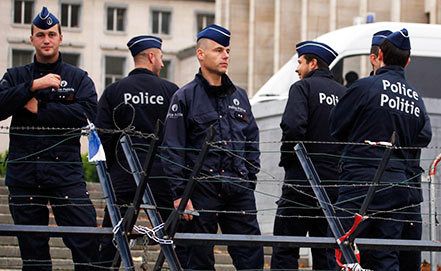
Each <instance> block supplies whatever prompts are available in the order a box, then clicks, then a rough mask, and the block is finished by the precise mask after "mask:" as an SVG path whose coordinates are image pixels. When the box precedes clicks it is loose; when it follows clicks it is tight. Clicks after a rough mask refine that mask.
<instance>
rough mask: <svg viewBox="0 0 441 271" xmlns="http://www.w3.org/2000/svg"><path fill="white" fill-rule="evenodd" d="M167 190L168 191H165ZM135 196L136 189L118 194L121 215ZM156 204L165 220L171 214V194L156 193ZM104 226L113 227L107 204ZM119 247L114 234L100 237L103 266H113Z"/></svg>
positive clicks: (101, 262) (100, 256)
mask: <svg viewBox="0 0 441 271" xmlns="http://www.w3.org/2000/svg"><path fill="white" fill-rule="evenodd" d="M164 192H167V191H164ZM134 197H135V191H127V192H120V193H117V194H116V202H117V205H118V206H121V207H120V208H119V209H120V212H121V216H122V217H124V215H125V213H126V211H127V207H123V206H129V205H130V204H131V203H132V202H133V198H134ZM154 197H155V201H156V204H157V205H158V211H159V213H160V215H161V218H162V220H163V221H164V222H165V221H166V220H167V218H168V216H169V215H170V213H171V211H172V208H173V203H172V199H171V195H170V194H162V195H161V194H156V195H154ZM102 226H103V227H112V222H111V220H110V216H109V211H108V210H107V206H106V208H105V211H104V219H103V224H102ZM117 252H118V251H117V249H116V247H115V245H114V243H113V236H103V237H101V239H100V250H99V262H100V266H101V267H105V268H109V267H111V266H112V263H113V259H114V258H115V254H116V253H117ZM120 263H121V259H120V261H119V262H118V266H119V265H120Z"/></svg>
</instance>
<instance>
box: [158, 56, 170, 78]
mask: <svg viewBox="0 0 441 271" xmlns="http://www.w3.org/2000/svg"><path fill="white" fill-rule="evenodd" d="M162 63H164V67H163V68H162V69H161V71H160V72H159V77H161V78H165V79H168V80H171V61H170V60H163V61H162Z"/></svg>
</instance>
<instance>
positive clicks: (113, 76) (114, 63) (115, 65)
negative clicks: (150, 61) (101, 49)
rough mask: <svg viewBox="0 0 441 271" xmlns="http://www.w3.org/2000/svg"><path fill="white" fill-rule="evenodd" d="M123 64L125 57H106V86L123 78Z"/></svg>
mask: <svg viewBox="0 0 441 271" xmlns="http://www.w3.org/2000/svg"><path fill="white" fill-rule="evenodd" d="M125 62H126V58H125V57H114V56H106V76H105V85H106V86H108V85H110V84H112V83H113V82H115V81H118V80H120V79H121V78H123V76H124V65H125Z"/></svg>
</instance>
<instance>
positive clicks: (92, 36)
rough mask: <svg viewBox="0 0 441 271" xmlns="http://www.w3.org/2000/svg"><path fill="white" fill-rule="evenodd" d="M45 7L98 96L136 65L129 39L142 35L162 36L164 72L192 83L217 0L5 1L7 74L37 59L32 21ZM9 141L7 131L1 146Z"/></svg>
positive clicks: (65, 50)
mask: <svg viewBox="0 0 441 271" xmlns="http://www.w3.org/2000/svg"><path fill="white" fill-rule="evenodd" d="M42 6H46V7H47V8H48V9H49V10H50V11H51V12H52V13H53V14H55V15H56V16H57V17H58V18H59V20H60V24H61V29H62V33H63V43H62V45H61V48H60V51H61V52H62V56H63V59H64V60H65V61H67V62H69V63H71V64H73V65H75V66H78V67H80V68H82V69H84V70H86V71H87V72H88V73H89V75H90V77H91V78H92V79H93V81H94V82H95V87H96V90H97V92H98V95H100V94H101V93H102V92H103V90H104V88H105V87H106V85H108V84H110V83H112V82H114V81H115V80H118V79H119V78H122V77H124V76H126V75H127V74H128V73H129V72H130V70H132V69H133V67H134V64H133V60H132V57H131V55H130V52H129V50H128V49H127V46H126V43H127V42H128V41H129V39H130V38H132V37H133V36H136V35H155V36H160V37H161V38H162V40H163V46H162V49H163V54H164V64H165V68H164V69H163V70H162V71H161V73H162V74H161V76H162V77H165V78H167V79H169V80H170V81H173V82H174V83H176V84H177V85H178V86H182V85H183V84H185V83H187V82H189V81H190V80H192V79H193V77H194V74H195V73H196V72H197V69H198V63H197V59H196V57H195V44H196V33H197V32H198V31H199V30H200V29H202V28H203V27H205V26H206V25H207V24H210V23H213V22H214V20H215V1H214V0H130V1H124V0H1V1H0V10H1V15H2V16H0V25H2V29H3V30H2V33H3V34H2V38H1V39H0V48H1V49H0V72H2V74H1V75H3V73H4V72H5V71H6V69H7V68H8V67H12V66H20V65H24V64H27V63H30V62H32V60H33V55H34V48H33V47H32V45H31V43H30V41H29V36H30V29H31V23H32V20H33V18H34V17H35V16H36V14H38V12H40V10H41V8H42ZM0 125H2V126H7V125H9V120H6V121H2V122H0ZM8 144H9V143H8V136H7V135H5V134H4V135H3V136H1V137H0V151H4V150H6V149H7V147H8ZM83 145H84V144H83Z"/></svg>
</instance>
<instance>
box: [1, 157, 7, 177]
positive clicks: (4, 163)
mask: <svg viewBox="0 0 441 271" xmlns="http://www.w3.org/2000/svg"><path fill="white" fill-rule="evenodd" d="M7 156H8V151H5V152H4V153H0V177H5V175H6V161H5V160H6V157H7Z"/></svg>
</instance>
